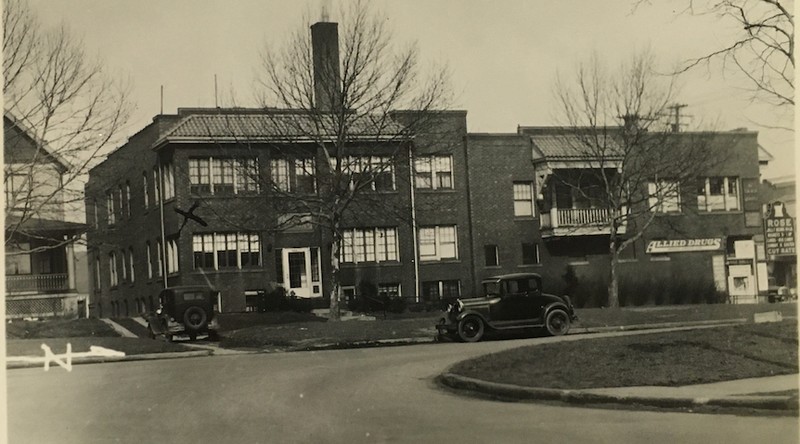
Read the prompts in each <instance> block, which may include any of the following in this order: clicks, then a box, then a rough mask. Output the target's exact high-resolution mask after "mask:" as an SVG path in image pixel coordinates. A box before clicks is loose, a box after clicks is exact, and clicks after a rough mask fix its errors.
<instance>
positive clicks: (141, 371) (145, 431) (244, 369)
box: [8, 335, 798, 444]
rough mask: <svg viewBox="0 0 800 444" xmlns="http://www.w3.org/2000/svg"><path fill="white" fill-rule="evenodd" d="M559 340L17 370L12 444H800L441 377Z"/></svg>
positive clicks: (756, 428) (764, 422) (780, 422)
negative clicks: (456, 389)
mask: <svg viewBox="0 0 800 444" xmlns="http://www.w3.org/2000/svg"><path fill="white" fill-rule="evenodd" d="M576 336H583V337H586V338H588V337H591V336H595V335H576ZM576 336H567V337H565V339H566V338H569V339H568V340H576V339H579V338H577V337H576ZM559 339H560V338H533V339H521V340H507V341H491V342H483V343H478V344H459V343H445V344H424V345H414V346H404V347H389V348H371V349H356V350H352V349H351V350H331V351H317V352H302V353H275V354H250V355H227V356H211V357H203V358H185V359H174V360H156V361H136V362H118V363H108V364H91V365H81V366H76V367H74V368H73V371H72V372H66V371H64V370H63V369H60V368H57V367H56V368H51V369H50V371H48V372H44V371H43V369H41V368H29V369H21V370H10V371H9V372H8V410H9V418H8V422H9V431H8V432H9V440H10V442H12V443H34V442H35V443H51V442H52V443H56V442H58V443H95V442H99V443H109V442H120V443H127V442H135V443H140V442H164V443H188V442H191V443H196V442H220V443H291V442H309V443H311V442H313V443H329V442H330V443H339V442H342V443H351V442H353V443H357V442H378V443H383V442H398V443H405V442H409V443H412V442H413V443H427V442H445V441H451V440H457V441H459V442H464V443H472V442H475V443H488V442H509V443H516V442H520V443H535V442H565V443H612V442H613V443H642V442H647V443H648V444H657V443H695V442H697V443H704V444H706V443H710V442H725V443H738V442H741V443H755V442H769V443H796V442H798V421H797V418H792V417H753V416H735V415H721V414H697V413H676V412H655V411H631V410H613V409H597V408H582V407H573V406H560V405H546V404H535V403H506V402H498V401H491V400H484V399H475V398H470V397H465V396H461V395H457V394H453V393H450V392H447V391H444V390H442V389H440V388H438V387H437V386H436V385H435V383H434V382H433V378H434V377H435V376H437V375H438V374H440V373H441V372H443V371H444V370H446V369H447V368H448V367H449V366H450V365H452V364H454V363H455V362H457V361H460V360H462V359H466V358H468V357H472V356H477V355H480V354H485V353H489V352H493V351H500V350H503V349H507V348H511V347H518V346H522V345H527V344H532V343H536V342H542V341H551V340H559ZM542 365H546V363H542Z"/></svg>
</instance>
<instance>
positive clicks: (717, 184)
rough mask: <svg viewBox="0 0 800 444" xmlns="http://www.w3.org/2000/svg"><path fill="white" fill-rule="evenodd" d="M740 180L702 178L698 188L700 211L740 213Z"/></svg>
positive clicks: (719, 177)
mask: <svg viewBox="0 0 800 444" xmlns="http://www.w3.org/2000/svg"><path fill="white" fill-rule="evenodd" d="M739 199H740V198H739V178H738V177H733V176H716V177H706V178H701V179H700V181H699V182H698V186H697V208H698V210H700V211H738V210H739V209H741V206H740V204H739Z"/></svg>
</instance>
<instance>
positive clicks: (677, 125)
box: [667, 103, 689, 133]
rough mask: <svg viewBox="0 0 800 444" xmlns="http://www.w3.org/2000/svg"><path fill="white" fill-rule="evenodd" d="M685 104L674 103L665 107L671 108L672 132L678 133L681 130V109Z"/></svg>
mask: <svg viewBox="0 0 800 444" xmlns="http://www.w3.org/2000/svg"><path fill="white" fill-rule="evenodd" d="M687 106H689V105H687V104H685V103H674V104H672V105H670V106H668V107H667V109H669V110H672V113H670V114H671V117H672V118H673V123H672V124H671V127H672V132H673V133H679V132H680V131H681V125H682V123H681V109H682V108H686V107H687Z"/></svg>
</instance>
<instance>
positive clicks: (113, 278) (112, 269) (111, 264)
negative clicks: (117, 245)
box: [108, 251, 119, 287]
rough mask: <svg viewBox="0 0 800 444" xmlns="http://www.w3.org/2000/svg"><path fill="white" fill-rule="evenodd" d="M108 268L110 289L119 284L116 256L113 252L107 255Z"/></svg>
mask: <svg viewBox="0 0 800 444" xmlns="http://www.w3.org/2000/svg"><path fill="white" fill-rule="evenodd" d="M108 268H109V277H110V282H111V287H116V286H117V284H119V281H118V280H117V255H116V253H114V252H113V251H112V252H111V253H109V254H108Z"/></svg>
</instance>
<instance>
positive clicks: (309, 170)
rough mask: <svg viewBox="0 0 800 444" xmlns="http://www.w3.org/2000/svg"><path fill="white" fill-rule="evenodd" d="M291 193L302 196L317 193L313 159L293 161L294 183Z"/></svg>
mask: <svg viewBox="0 0 800 444" xmlns="http://www.w3.org/2000/svg"><path fill="white" fill-rule="evenodd" d="M292 191H293V192H295V193H302V194H313V193H315V192H316V191H317V180H316V174H315V164H314V159H312V158H306V159H295V160H294V181H293V187H292Z"/></svg>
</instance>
